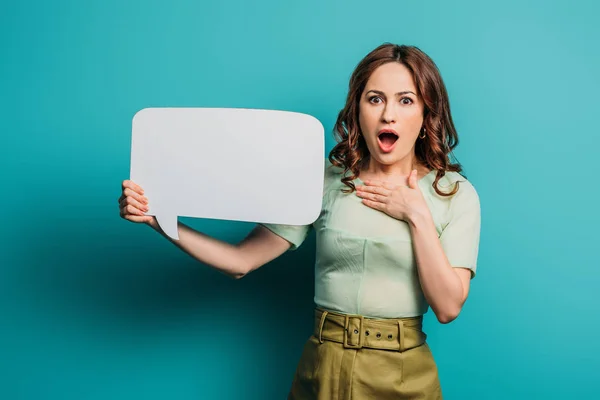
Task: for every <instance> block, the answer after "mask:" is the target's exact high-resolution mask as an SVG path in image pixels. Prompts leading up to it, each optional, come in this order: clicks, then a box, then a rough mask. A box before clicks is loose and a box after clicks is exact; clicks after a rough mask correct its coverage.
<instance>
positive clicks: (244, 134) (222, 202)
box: [130, 108, 325, 240]
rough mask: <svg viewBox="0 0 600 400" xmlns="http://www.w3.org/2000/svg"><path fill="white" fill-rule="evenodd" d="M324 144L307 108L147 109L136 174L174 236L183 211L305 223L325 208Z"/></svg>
mask: <svg viewBox="0 0 600 400" xmlns="http://www.w3.org/2000/svg"><path fill="white" fill-rule="evenodd" d="M324 146H325V144H324V129H323V125H322V124H321V123H320V122H319V120H317V119H316V118H314V117H312V116H310V115H307V114H301V113H296V112H288V111H275V110H256V109H242V108H145V109H142V110H140V111H138V112H137V113H136V114H135V116H134V117H133V121H132V146H131V169H130V179H131V180H132V181H133V182H135V183H137V184H139V185H140V186H141V187H142V188H143V189H144V195H145V196H146V197H147V198H148V202H149V205H148V206H149V210H148V212H146V215H154V216H156V219H157V221H158V223H159V225H160V227H161V229H162V230H163V231H164V232H165V233H166V234H167V235H168V236H169V237H171V238H173V239H175V240H178V239H179V236H178V230H177V217H178V216H182V217H197V218H210V219H222V220H232V221H246V222H257V223H275V224H287V225H305V224H310V223H313V222H314V221H315V220H316V219H317V218H318V216H319V213H320V211H321V202H322V196H323V169H324V166H325V165H324V164H325V160H324Z"/></svg>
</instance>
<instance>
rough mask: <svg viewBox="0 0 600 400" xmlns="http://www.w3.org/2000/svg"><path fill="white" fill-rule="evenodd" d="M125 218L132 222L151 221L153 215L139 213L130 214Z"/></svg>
mask: <svg viewBox="0 0 600 400" xmlns="http://www.w3.org/2000/svg"><path fill="white" fill-rule="evenodd" d="M125 219H126V220H127V221H131V222H150V221H152V217H149V216H143V217H140V216H137V215H128V216H126V217H125Z"/></svg>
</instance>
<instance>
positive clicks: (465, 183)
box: [426, 171, 479, 210]
mask: <svg viewBox="0 0 600 400" xmlns="http://www.w3.org/2000/svg"><path fill="white" fill-rule="evenodd" d="M435 178H436V174H431V175H430V176H429V179H428V180H427V190H426V192H427V194H428V195H429V196H430V197H432V201H433V203H434V204H438V206H439V207H441V208H442V209H446V210H447V209H448V208H451V209H456V208H461V207H470V206H474V205H477V206H478V205H479V195H478V193H477V189H476V188H475V185H474V184H473V183H472V182H471V181H469V180H468V179H467V178H465V177H464V176H463V175H461V174H460V173H458V172H454V171H446V172H445V174H444V176H443V177H441V178H440V180H439V181H438V183H437V188H438V189H439V190H440V191H441V192H444V193H450V192H452V191H453V190H454V187H455V185H458V191H457V192H456V193H455V194H453V195H452V196H442V195H440V194H438V193H437V192H436V191H435V189H434V183H435Z"/></svg>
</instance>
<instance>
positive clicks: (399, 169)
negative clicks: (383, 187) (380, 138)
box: [362, 154, 421, 181]
mask: <svg viewBox="0 0 600 400" xmlns="http://www.w3.org/2000/svg"><path fill="white" fill-rule="evenodd" d="M413 169H417V170H418V171H419V172H421V168H419V167H418V165H417V158H416V157H415V156H414V154H409V155H407V156H406V157H404V158H403V159H401V160H399V161H398V162H396V163H394V164H391V165H385V164H381V163H380V162H378V161H377V160H374V159H373V158H372V157H371V158H370V159H369V163H368V165H367V167H366V168H365V170H364V171H363V172H362V173H363V174H364V175H368V176H369V177H371V178H373V179H377V180H383V181H395V180H403V179H406V178H407V177H408V175H410V173H411V171H412V170H413ZM419 175H420V173H419Z"/></svg>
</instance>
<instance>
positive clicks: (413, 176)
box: [408, 169, 417, 189]
mask: <svg viewBox="0 0 600 400" xmlns="http://www.w3.org/2000/svg"><path fill="white" fill-rule="evenodd" d="M408 187H409V188H411V189H416V188H417V170H416V169H413V170H412V171H411V172H410V175H409V176H408Z"/></svg>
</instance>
